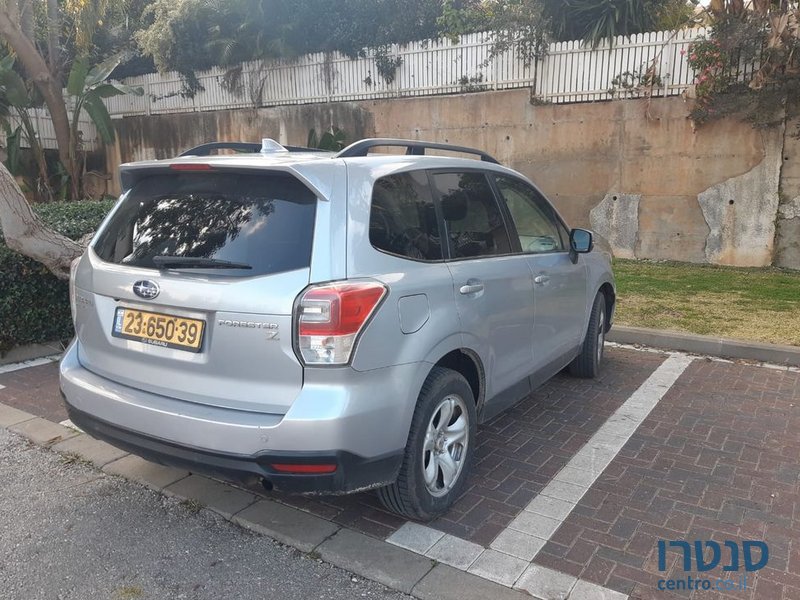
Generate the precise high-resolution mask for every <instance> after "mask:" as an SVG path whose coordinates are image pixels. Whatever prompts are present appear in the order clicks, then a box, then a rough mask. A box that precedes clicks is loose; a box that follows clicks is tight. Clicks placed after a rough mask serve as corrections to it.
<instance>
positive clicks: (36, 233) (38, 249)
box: [0, 163, 83, 279]
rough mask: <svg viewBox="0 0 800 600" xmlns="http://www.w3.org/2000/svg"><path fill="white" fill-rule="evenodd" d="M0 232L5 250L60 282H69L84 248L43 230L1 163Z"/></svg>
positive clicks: (12, 178) (40, 222) (48, 230)
mask: <svg viewBox="0 0 800 600" xmlns="http://www.w3.org/2000/svg"><path fill="white" fill-rule="evenodd" d="M0 228H2V233H3V236H4V237H5V242H6V246H8V247H9V248H11V249H12V250H15V251H17V252H19V253H20V254H24V255H25V256H27V257H29V258H32V259H33V260H35V261H38V262H40V263H42V264H43V265H44V266H45V267H47V268H48V269H49V270H50V272H52V273H53V275H55V276H56V277H58V278H59V279H69V267H70V263H71V262H72V261H73V260H74V259H75V258H77V257H78V256H80V255H81V253H82V252H83V246H82V245H81V244H79V243H78V242H75V241H73V240H71V239H69V238H68V237H65V236H63V235H61V234H60V233H57V232H55V231H53V230H52V229H50V228H49V227H47V226H45V224H44V223H42V221H41V219H39V217H38V216H37V215H36V214H35V213H34V212H33V210H31V207H30V204H28V201H27V200H26V199H25V196H23V195H22V191H21V190H20V189H19V186H18V185H17V182H16V181H14V177H13V176H12V175H11V173H9V172H8V169H6V167H5V165H3V164H2V163H0Z"/></svg>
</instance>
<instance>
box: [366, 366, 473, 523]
mask: <svg viewBox="0 0 800 600" xmlns="http://www.w3.org/2000/svg"><path fill="white" fill-rule="evenodd" d="M445 420H446V421H447V422H446V423H445ZM476 431H477V413H476V410H475V399H474V396H473V394H472V389H471V388H470V386H469V384H468V383H467V380H466V379H464V377H463V376H462V375H461V374H459V373H457V372H455V371H452V370H450V369H445V368H442V367H434V368H433V369H431V372H430V374H429V375H428V377H427V379H426V380H425V383H424V384H423V386H422V390H421V391H420V394H419V398H418V400H417V406H416V409H415V410H414V417H413V419H412V421H411V429H410V432H409V436H408V443H407V444H406V449H405V455H404V456H403V463H402V466H401V467H400V473H399V475H398V477H397V480H396V481H395V482H394V483H392V484H391V485H388V486H386V487H383V488H380V489H379V490H378V497H379V498H380V500H381V502H382V503H383V505H384V506H385V507H386V508H388V509H389V510H391V511H392V512H395V513H397V514H399V515H401V516H403V517H406V518H408V519H414V520H418V521H429V520H431V519H433V518H435V517H437V516H438V515H441V514H442V513H443V512H445V511H446V510H447V509H448V508H450V506H451V505H452V504H453V503H454V502H455V501H456V500H457V499H458V498H459V497H460V496H461V494H462V493H463V491H464V486H465V483H466V480H467V477H468V475H469V472H470V470H471V468H472V460H473V456H474V453H475V436H476Z"/></svg>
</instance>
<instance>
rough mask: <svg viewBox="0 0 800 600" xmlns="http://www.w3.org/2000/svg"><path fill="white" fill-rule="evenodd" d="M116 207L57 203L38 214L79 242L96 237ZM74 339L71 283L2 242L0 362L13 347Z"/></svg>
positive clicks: (38, 207)
mask: <svg viewBox="0 0 800 600" xmlns="http://www.w3.org/2000/svg"><path fill="white" fill-rule="evenodd" d="M113 205H114V201H113V200H104V201H100V202H94V201H84V202H57V203H53V204H37V205H34V210H35V211H36V213H38V214H39V216H40V217H41V218H42V220H43V221H44V222H45V223H46V224H47V225H49V226H50V227H52V228H53V229H55V230H56V231H58V232H60V233H63V234H64V235H66V236H67V237H70V238H72V239H78V238H80V237H81V236H83V235H85V234H87V233H90V232H92V231H94V230H95V229H96V228H97V226H98V225H100V222H101V221H102V220H103V217H105V215H106V213H108V211H109V210H110V209H111V207H112V206H113ZM0 233H1V232H0ZM73 333H74V332H73V329H72V318H71V316H70V310H69V287H68V285H67V282H66V281H61V280H59V279H56V277H54V276H53V275H51V274H50V272H49V271H48V270H47V269H46V268H45V267H44V266H42V265H41V264H40V263H37V262H36V261H34V260H31V259H30V258H27V257H25V256H22V255H21V254H17V253H16V252H13V251H12V250H9V249H8V247H6V245H5V244H4V243H3V241H2V237H0V356H2V355H3V354H5V353H6V352H8V350H10V349H11V348H13V347H14V346H19V345H22V344H34V343H43V342H51V341H53V340H67V339H69V338H71V337H72V335H73Z"/></svg>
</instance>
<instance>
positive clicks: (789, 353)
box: [606, 325, 800, 367]
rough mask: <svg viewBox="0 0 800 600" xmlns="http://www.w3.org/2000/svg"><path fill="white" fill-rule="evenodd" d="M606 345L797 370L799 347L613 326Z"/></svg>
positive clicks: (799, 357) (799, 356)
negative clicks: (702, 356)
mask: <svg viewBox="0 0 800 600" xmlns="http://www.w3.org/2000/svg"><path fill="white" fill-rule="evenodd" d="M606 339H608V341H609V342H616V343H619V344H639V345H642V346H651V347H653V348H663V349H665V350H677V351H679V352H689V353H691V354H702V355H704V356H719V357H721V358H738V359H745V360H754V361H758V362H765V363H772V364H775V365H783V366H787V367H800V347H797V346H781V345H778V344H761V343H758V342H746V341H741V340H732V339H729V338H718V337H712V336H707V335H695V334H692V333H683V332H680V331H662V330H659V329H645V328H643V327H626V326H624V325H614V327H612V328H611V331H610V332H609V333H608V336H607V338H606Z"/></svg>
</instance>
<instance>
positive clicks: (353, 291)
mask: <svg viewBox="0 0 800 600" xmlns="http://www.w3.org/2000/svg"><path fill="white" fill-rule="evenodd" d="M385 295H386V286H384V285H383V284H381V283H378V282H377V281H361V282H348V283H329V284H325V285H318V286H313V287H311V288H309V289H307V290H306V291H305V292H303V294H302V295H301V296H300V300H299V302H298V303H297V311H296V314H295V327H296V328H297V345H298V350H299V352H300V356H301V357H302V359H303V362H304V363H305V364H307V365H343V364H347V363H348V362H349V361H350V355H351V354H352V352H353V346H355V342H356V339H357V338H358V334H359V333H360V332H361V330H362V329H363V327H364V325H365V324H366V322H367V320H369V317H370V315H372V313H373V312H374V311H375V308H376V307H377V306H378V304H380V302H381V300H382V299H383V297H384V296H385Z"/></svg>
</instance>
